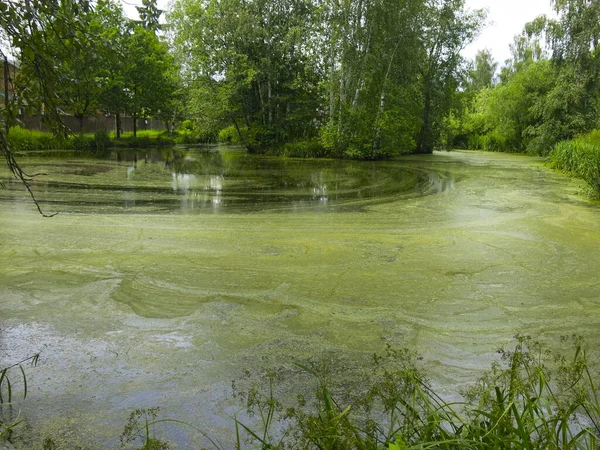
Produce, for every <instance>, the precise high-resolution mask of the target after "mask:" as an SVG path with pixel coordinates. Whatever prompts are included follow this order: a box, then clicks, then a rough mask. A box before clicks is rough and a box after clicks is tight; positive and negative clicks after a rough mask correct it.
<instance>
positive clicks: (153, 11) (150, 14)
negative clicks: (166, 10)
mask: <svg viewBox="0 0 600 450" xmlns="http://www.w3.org/2000/svg"><path fill="white" fill-rule="evenodd" d="M135 8H136V9H137V11H138V14H139V15H140V24H141V25H142V26H143V27H144V28H146V29H147V30H150V31H152V32H154V33H156V32H157V31H158V30H160V28H161V25H160V16H161V15H162V13H163V11H162V10H160V9H158V7H157V6H156V0H142V6H136V7H135Z"/></svg>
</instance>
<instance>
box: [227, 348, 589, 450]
mask: <svg viewBox="0 0 600 450" xmlns="http://www.w3.org/2000/svg"><path fill="white" fill-rule="evenodd" d="M571 342H572V344H573V351H572V352H571V354H570V355H569V356H568V357H567V356H564V355H561V354H559V353H556V352H552V351H549V350H547V349H544V347H542V346H541V345H540V344H539V343H537V342H534V341H533V340H531V339H530V338H528V337H519V338H518V339H517V342H516V344H515V346H514V348H512V349H510V350H502V351H501V352H500V360H499V361H497V362H496V363H494V365H493V367H492V370H491V371H489V372H488V373H487V374H486V375H485V376H484V377H482V378H481V379H480V380H479V381H478V382H477V383H476V384H475V385H474V386H472V387H470V388H469V389H467V390H466V391H465V392H463V398H464V400H463V401H461V402H454V403H452V402H449V401H447V400H445V399H444V398H442V397H441V396H440V395H439V394H437V393H436V392H435V390H434V389H433V388H432V386H431V384H430V383H429V382H428V381H427V379H426V378H425V376H424V374H423V371H422V370H421V369H419V367H418V359H417V357H416V355H414V354H413V353H411V352H410V351H408V350H400V351H398V350H393V349H388V351H387V354H386V355H384V356H382V357H375V359H374V364H373V366H374V368H375V369H374V373H373V376H372V378H371V379H370V380H369V383H370V384H371V388H370V389H369V390H368V391H367V392H366V393H364V394H360V395H355V396H354V397H353V398H352V400H347V401H345V402H344V401H342V400H340V399H342V398H344V396H342V395H337V396H336V395H334V394H333V393H332V392H331V390H330V389H329V387H328V382H327V381H326V378H325V377H324V376H322V374H320V373H319V372H318V371H316V370H315V369H313V368H308V367H304V370H306V371H307V372H309V373H312V374H313V375H314V378H315V380H316V389H315V395H314V399H313V401H306V400H305V399H303V398H302V399H301V400H299V402H298V405H297V406H295V407H292V408H287V409H285V410H284V409H283V408H281V406H280V403H279V402H278V401H277V400H276V399H275V398H274V395H273V387H272V379H271V378H270V379H269V386H268V387H267V389H266V391H262V393H261V392H260V391H256V390H254V391H250V394H249V395H248V397H247V398H248V408H249V410H250V411H251V412H255V413H257V414H258V415H259V417H261V418H262V420H260V421H258V425H256V427H257V428H254V429H252V428H250V427H248V426H245V425H242V426H241V427H242V429H243V430H244V431H245V432H246V435H247V437H248V438H249V443H250V445H252V442H254V444H258V445H259V447H258V448H262V449H286V448H301V449H323V450H338V449H339V450H341V449H357V450H377V449H389V450H406V449H428V448H436V449H490V450H491V449H531V450H533V449H536V450H538V449H540V450H541V449H544V450H545V449H550V450H558V449H589V450H593V449H597V448H598V437H599V436H600V428H599V425H600V402H599V398H598V388H597V386H596V384H595V374H593V373H592V371H591V369H590V368H589V367H588V362H587V357H586V353H585V351H584V350H583V346H582V343H581V340H580V339H578V338H572V339H571ZM265 412H266V414H265ZM265 418H266V419H265ZM277 421H284V423H287V424H288V426H287V429H286V431H285V432H281V431H280V430H279V431H278V434H279V435H278V436H274V434H272V432H271V429H272V428H275V430H276V431H277V430H278V428H277V427H273V423H275V422H277ZM239 428H240V424H239V421H238V422H237V423H236V429H239ZM239 442H240V440H239V437H238V448H240V447H241V446H240V444H239Z"/></svg>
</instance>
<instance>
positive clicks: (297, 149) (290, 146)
mask: <svg viewBox="0 0 600 450" xmlns="http://www.w3.org/2000/svg"><path fill="white" fill-rule="evenodd" d="M282 153H283V155H284V156H289V157H292V158H327V157H328V156H329V152H328V151H327V149H326V148H325V147H324V146H323V144H321V142H319V140H317V139H312V140H305V141H296V142H288V143H287V144H285V145H284V146H283V152H282Z"/></svg>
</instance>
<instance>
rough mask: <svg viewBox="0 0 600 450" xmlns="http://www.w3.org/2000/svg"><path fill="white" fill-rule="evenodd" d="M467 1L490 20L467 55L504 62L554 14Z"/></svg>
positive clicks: (499, 0) (544, 1)
mask: <svg viewBox="0 0 600 450" xmlns="http://www.w3.org/2000/svg"><path fill="white" fill-rule="evenodd" d="M169 2H170V0H158V7H159V8H161V9H167V5H168V4H169ZM121 3H123V7H124V9H125V12H126V14H127V15H128V16H129V17H131V18H137V11H136V9H135V6H136V5H141V4H142V1H141V0H121ZM466 4H467V6H468V7H469V8H472V9H475V8H487V10H488V22H490V23H489V24H488V26H487V27H486V28H485V29H484V30H483V32H482V33H481V36H480V37H479V39H477V41H475V42H474V43H473V44H471V45H469V46H468V47H467V48H466V49H465V51H464V52H463V55H464V56H465V57H466V58H470V59H471V58H473V57H474V56H475V53H477V51H478V50H481V49H484V48H488V49H489V50H491V52H492V55H494V59H495V60H496V61H498V62H499V63H500V64H502V63H503V62H504V61H505V60H506V59H508V58H509V57H510V51H509V48H508V46H509V44H511V43H512V41H513V37H514V36H515V35H516V34H520V33H521V31H523V26H524V25H525V23H527V22H530V21H531V20H533V19H535V18H536V17H537V16H539V15H542V14H547V15H552V14H553V13H552V8H551V7H550V0H466Z"/></svg>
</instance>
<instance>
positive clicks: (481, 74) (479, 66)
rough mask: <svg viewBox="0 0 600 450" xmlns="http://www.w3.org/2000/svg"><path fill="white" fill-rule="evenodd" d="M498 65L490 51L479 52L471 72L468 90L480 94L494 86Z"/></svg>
mask: <svg viewBox="0 0 600 450" xmlns="http://www.w3.org/2000/svg"><path fill="white" fill-rule="evenodd" d="M497 69H498V63H497V62H496V61H494V57H493V56H492V53H491V52H490V51H489V50H488V49H484V50H479V51H478V52H477V54H476V55H475V61H474V62H473V63H472V68H471V70H470V71H469V81H468V89H470V90H472V91H475V92H478V91H480V90H482V89H484V88H489V87H491V86H492V85H493V84H494V79H495V75H496V70H497Z"/></svg>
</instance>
